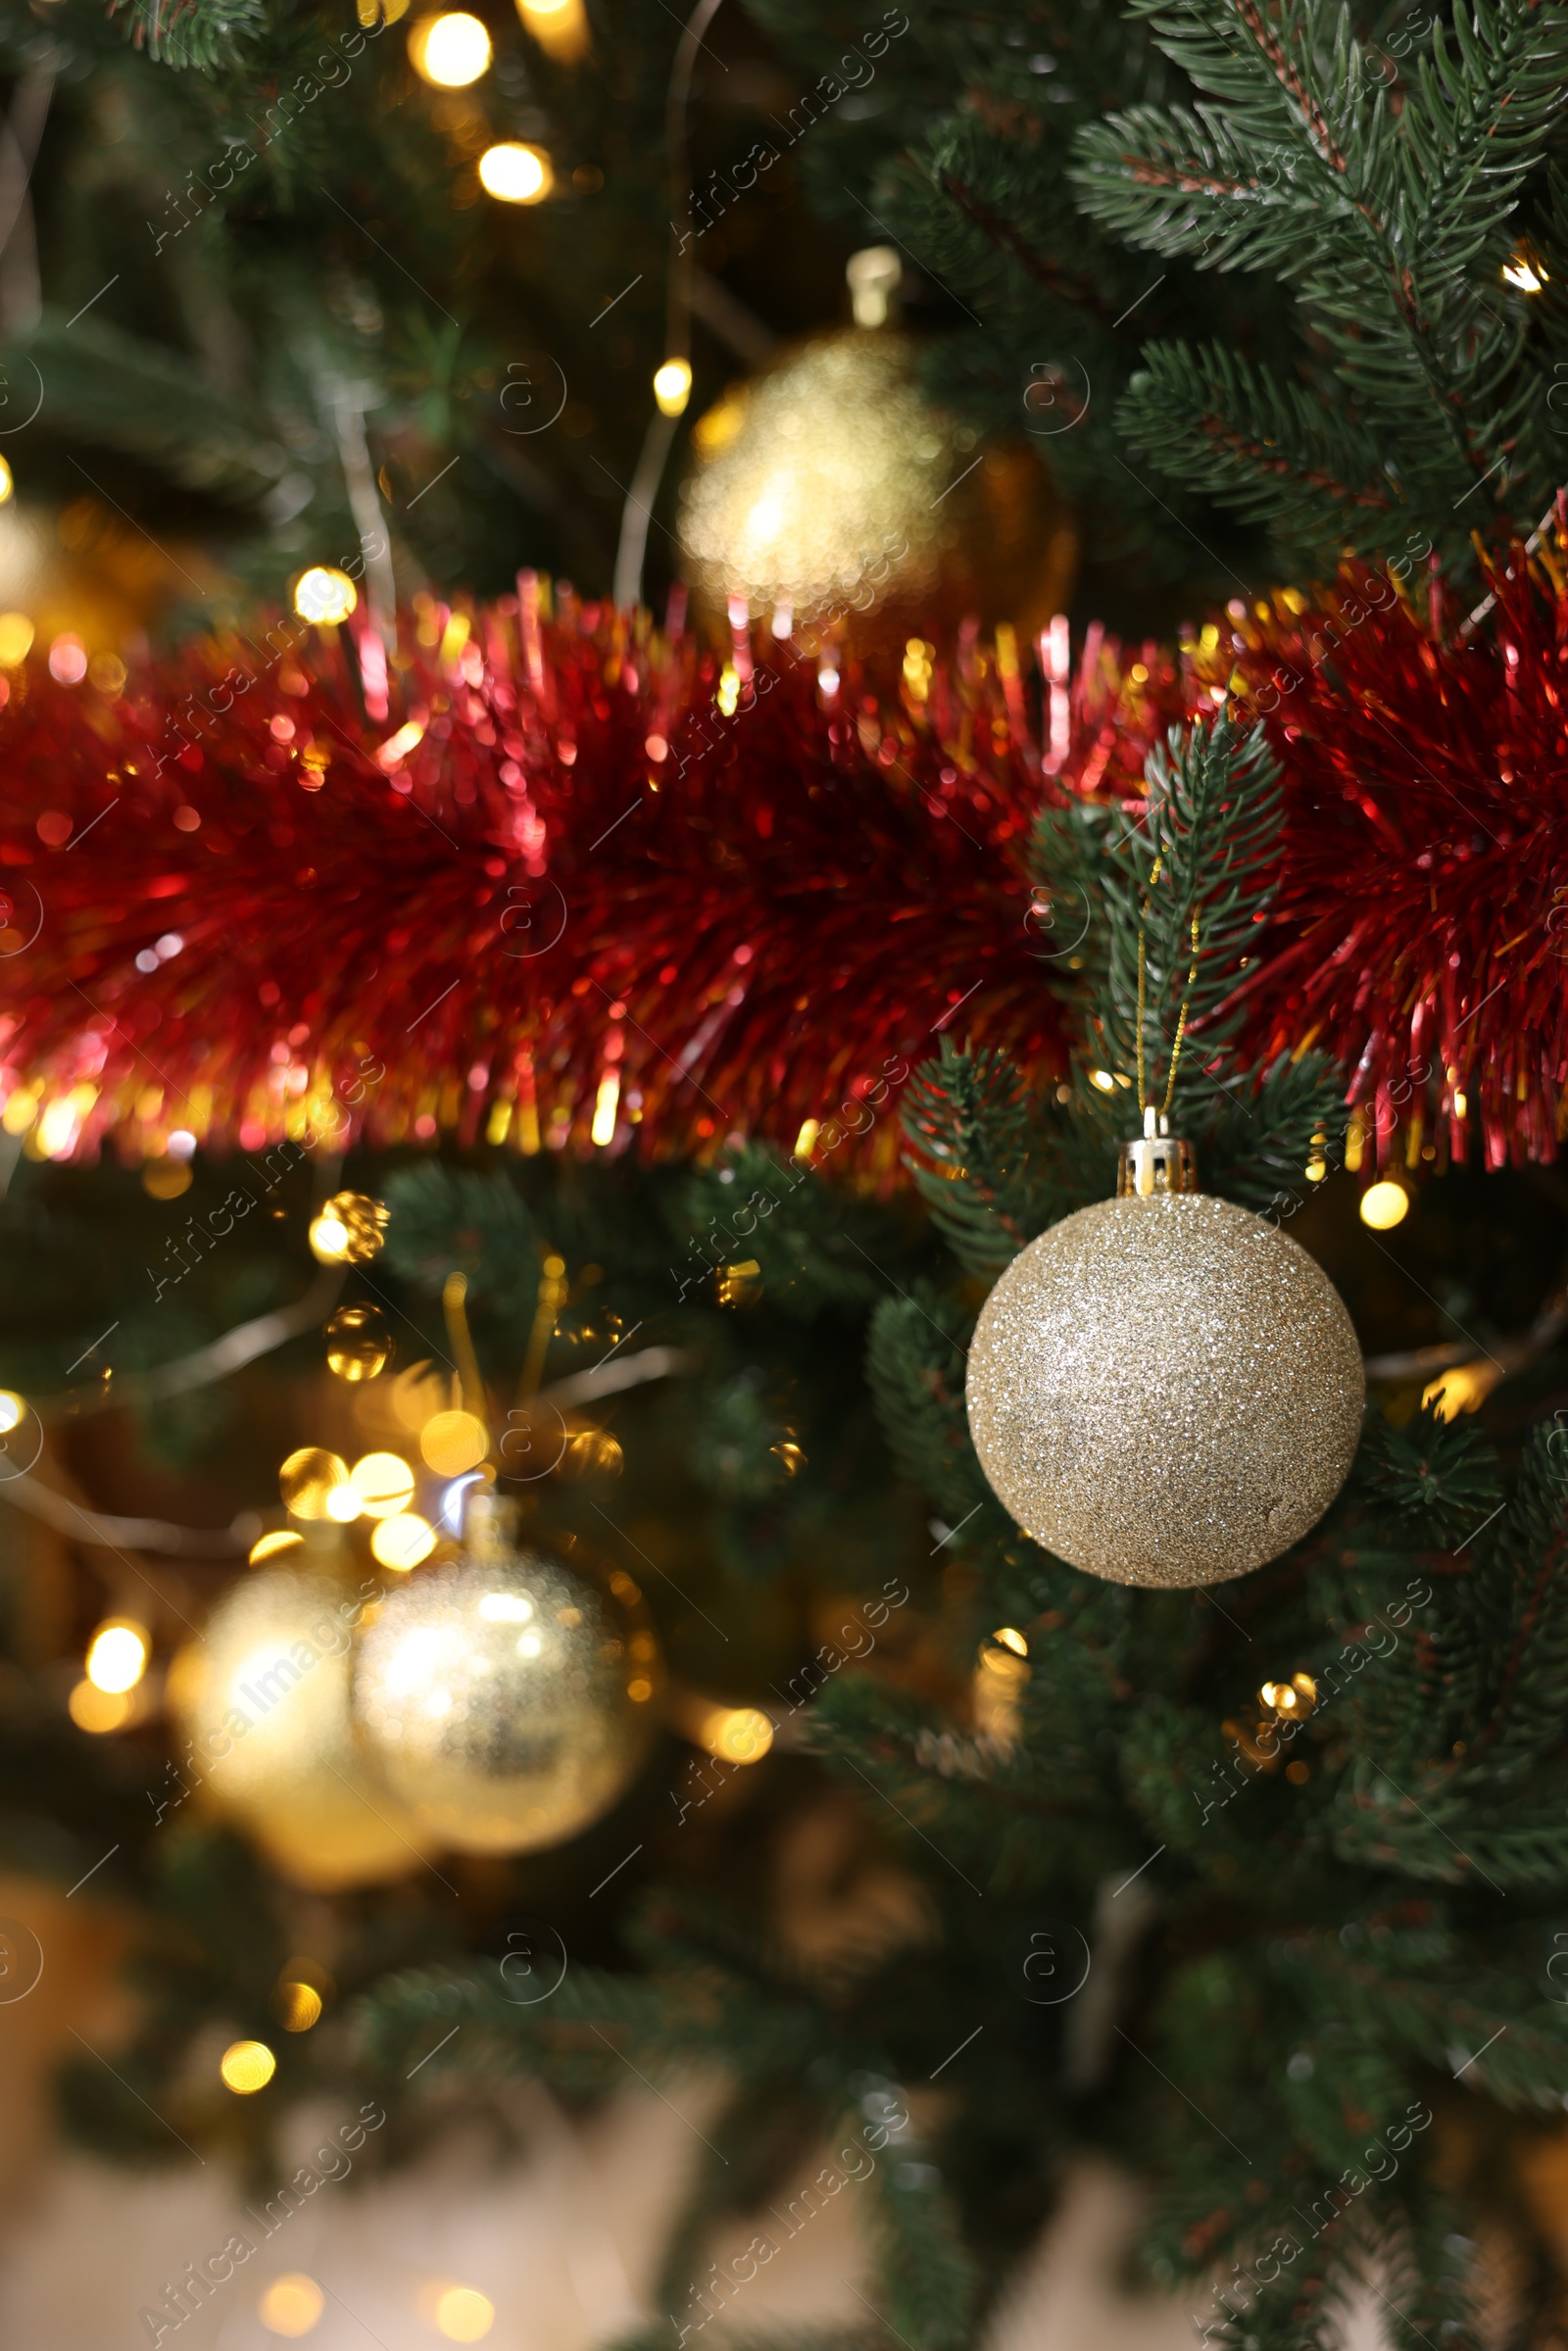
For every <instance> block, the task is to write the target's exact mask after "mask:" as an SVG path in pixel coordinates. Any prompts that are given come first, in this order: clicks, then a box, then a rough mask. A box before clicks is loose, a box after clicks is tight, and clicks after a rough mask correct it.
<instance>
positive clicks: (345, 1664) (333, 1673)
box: [159, 1568, 428, 1892]
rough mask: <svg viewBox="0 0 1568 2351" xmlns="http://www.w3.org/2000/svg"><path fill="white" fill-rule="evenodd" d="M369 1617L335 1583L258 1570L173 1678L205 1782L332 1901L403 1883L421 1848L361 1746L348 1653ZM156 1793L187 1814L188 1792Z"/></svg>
mask: <svg viewBox="0 0 1568 2351" xmlns="http://www.w3.org/2000/svg"><path fill="white" fill-rule="evenodd" d="M362 1612H363V1603H362V1601H361V1599H360V1595H359V1593H358V1592H356V1591H355V1590H354V1589H353V1587H352V1586H351V1585H349V1584H347V1583H345V1582H342V1581H339V1580H338V1579H337V1578H335V1577H333V1576H331V1575H326V1574H322V1575H311V1574H302V1573H300V1572H298V1571H296V1570H293V1569H288V1568H262V1569H259V1570H258V1571H257V1572H256V1573H254V1574H252V1575H247V1576H242V1577H241V1578H240V1579H239V1581H238V1582H237V1583H236V1584H234V1585H232V1586H231V1587H230V1589H229V1590H228V1591H227V1592H225V1593H224V1594H223V1596H222V1598H221V1600H220V1601H219V1602H218V1605H217V1606H216V1607H215V1608H214V1610H213V1612H212V1614H211V1615H210V1616H209V1618H208V1620H207V1624H206V1627H205V1628H204V1630H203V1633H202V1637H201V1640H200V1641H196V1642H193V1643H192V1644H191V1645H190V1646H189V1647H188V1648H185V1649H182V1650H181V1651H180V1653H179V1655H178V1657H176V1659H175V1660H174V1665H173V1668H172V1671H171V1674H170V1685H169V1687H170V1703H171V1706H172V1710H173V1712H174V1715H175V1718H176V1720H177V1721H178V1723H179V1727H180V1729H181V1730H182V1731H183V1733H184V1734H185V1737H186V1739H187V1740H188V1742H189V1748H190V1762H191V1766H192V1767H193V1768H194V1772H195V1775H196V1779H195V1784H196V1785H199V1786H201V1787H202V1788H203V1789H204V1792H205V1795H206V1797H207V1800H208V1801H209V1802H210V1803H213V1804H215V1805H216V1806H217V1807H218V1809H219V1810H220V1811H221V1812H222V1813H223V1814H225V1816H226V1817H228V1818H229V1819H231V1820H234V1821H237V1822H238V1823H240V1825H241V1826H242V1827H244V1828H245V1829H247V1830H248V1831H249V1832H250V1834H251V1835H252V1836H253V1837H256V1839H257V1840H258V1842H259V1843H261V1844H262V1845H263V1846H264V1847H265V1848H266V1850H267V1852H268V1854H269V1856H270V1859H271V1860H272V1861H273V1862H274V1863H275V1865H276V1866H277V1867H278V1868H279V1869H280V1870H281V1871H282V1872H283V1873H284V1875H285V1876H286V1877H290V1878H292V1879H294V1880H295V1881H296V1882H297V1883H298V1884H300V1885H303V1886H312V1887H314V1888H316V1889H318V1890H320V1891H323V1892H333V1891H336V1890H338V1889H339V1888H340V1887H343V1886H369V1885H374V1884H377V1883H378V1882H379V1881H381V1880H383V1879H387V1878H396V1877H401V1876H403V1875H404V1873H405V1872H406V1871H408V1870H410V1869H414V1868H416V1867H417V1865H418V1862H419V1858H420V1851H421V1839H420V1834H419V1830H418V1828H417V1825H416V1823H415V1822H414V1821H413V1820H411V1819H410V1818H409V1816H408V1815H407V1814H406V1813H405V1812H402V1811H400V1810H399V1809H398V1807H397V1806H396V1805H395V1804H394V1803H392V1802H391V1801H390V1800H389V1798H388V1796H387V1794H386V1792H385V1790H384V1789H383V1788H380V1787H379V1786H377V1784H376V1782H375V1780H374V1779H373V1777H372V1776H371V1774H370V1773H369V1772H368V1770H367V1769H366V1765H365V1760H364V1758H363V1756H362V1755H361V1754H360V1753H359V1751H358V1749H357V1747H356V1745H355V1742H354V1736H353V1731H352V1728H351V1726H350V1722H349V1670H350V1668H349V1652H350V1648H351V1645H352V1639H353V1632H354V1627H355V1626H356V1624H357V1623H358V1621H359V1619H360V1616H361V1614H362ZM159 1792H160V1794H161V1795H162V1796H163V1797H164V1798H166V1799H167V1801H168V1802H169V1803H171V1804H173V1803H176V1802H177V1803H183V1801H184V1797H185V1792H186V1790H185V1787H184V1782H183V1780H182V1779H180V1778H178V1777H176V1778H174V1779H173V1780H171V1781H170V1782H167V1783H166V1785H165V1786H164V1788H162V1789H161V1790H160V1791H159ZM424 1841H425V1842H426V1843H427V1842H428V1840H427V1839H426V1840H424Z"/></svg>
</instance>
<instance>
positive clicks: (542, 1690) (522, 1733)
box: [354, 1532, 661, 1853]
mask: <svg viewBox="0 0 1568 2351" xmlns="http://www.w3.org/2000/svg"><path fill="white" fill-rule="evenodd" d="M475 1553H477V1555H475ZM617 1587H619V1588H621V1589H617ZM660 1678H661V1669H660V1664H659V1657H658V1651H657V1647H656V1643H655V1641H654V1636H653V1633H652V1631H651V1630H650V1629H649V1628H648V1626H647V1623H646V1621H645V1619H644V1616H643V1612H642V1608H641V1594H640V1593H639V1592H638V1591H637V1588H636V1586H635V1585H634V1584H633V1583H632V1581H631V1578H630V1577H629V1576H626V1575H623V1574H619V1573H616V1574H613V1575H610V1576H609V1577H607V1578H604V1579H601V1578H599V1577H598V1576H590V1575H586V1574H580V1573H578V1571H577V1569H576V1568H575V1567H572V1566H568V1565H566V1564H565V1562H564V1561H563V1560H560V1559H556V1558H553V1557H550V1556H548V1555H546V1554H545V1553H543V1552H540V1551H535V1550H530V1549H525V1548H523V1547H521V1546H520V1545H517V1544H515V1543H514V1542H512V1541H510V1540H508V1539H507V1538H506V1536H505V1535H504V1534H499V1533H495V1532H491V1533H489V1534H488V1535H487V1536H486V1538H485V1539H484V1540H483V1541H482V1542H481V1543H478V1544H474V1543H470V1544H469V1556H468V1557H466V1558H465V1559H461V1560H457V1561H454V1562H453V1563H452V1564H451V1565H450V1566H447V1567H438V1568H434V1569H431V1570H428V1571H426V1572H424V1573H420V1574H417V1575H416V1576H415V1577H414V1578H413V1579H412V1580H411V1581H410V1582H409V1583H408V1584H406V1585H404V1586H403V1587H402V1588H401V1589H400V1590H399V1591H397V1592H393V1593H392V1594H391V1596H390V1597H389V1598H388V1599H387V1600H386V1601H385V1603H384V1604H383V1605H382V1607H381V1608H380V1610H379V1612H378V1613H377V1615H376V1616H375V1617H374V1619H373V1621H372V1622H371V1623H370V1624H369V1625H368V1627H367V1629H366V1631H365V1633H364V1635H363V1636H362V1639H361V1642H360V1648H359V1655H358V1657H357V1659H356V1663H355V1673H354V1719H355V1724H356V1728H357V1730H358V1732H359V1737H360V1740H361V1744H362V1747H363V1748H364V1750H365V1751H366V1753H367V1755H368V1758H369V1759H370V1761H371V1762H372V1763H373V1764H374V1766H375V1768H376V1770H377V1772H378V1773H379V1775H380V1777H381V1778H382V1779H383V1780H384V1782H385V1783H386V1786H387V1787H388V1788H389V1789H390V1790H391V1792H392V1793H393V1794H394V1795H395V1796H396V1797H397V1798H398V1800H399V1801H400V1802H401V1803H403V1804H405V1805H406V1806H407V1807H408V1809H409V1810H410V1811H411V1812H412V1813H413V1815H414V1817H415V1818H416V1820H417V1821H418V1822H419V1824H420V1826H421V1827H422V1828H424V1829H425V1830H427V1831H428V1832H429V1833H430V1834H431V1835H432V1836H434V1837H437V1838H439V1839H440V1841H441V1842H442V1843H444V1844H447V1845H452V1846H455V1847H457V1848H458V1849H459V1850H461V1851H464V1852H470V1853H523V1852H532V1851H534V1850H536V1849H537V1848H538V1847H540V1846H543V1845H552V1844H559V1843H561V1842H562V1841H563V1840H564V1838H566V1837H573V1836H575V1835H576V1833H577V1832H578V1831H579V1830H580V1829H584V1828H586V1827H587V1826H588V1824H589V1823H590V1822H591V1821H595V1820H597V1819H598V1818H599V1817H600V1815H601V1814H602V1813H605V1812H608V1811H609V1809H610V1807H611V1806H612V1804H613V1803H614V1802H615V1800H616V1799H617V1797H619V1796H620V1795H621V1794H622V1793H623V1792H624V1790H625V1788H627V1787H628V1786H629V1784H630V1782H631V1780H632V1778H633V1776H634V1774H635V1772H636V1770H637V1767H638V1765H639V1763H640V1762H641V1760H642V1757H643V1754H644V1752H645V1750H646V1748H647V1745H648V1741H649V1738H650V1736H651V1732H652V1728H653V1716H654V1712H655V1709H654V1707H653V1705H652V1703H651V1701H652V1699H653V1698H654V1696H655V1694H656V1691H657V1690H658V1686H659V1682H660Z"/></svg>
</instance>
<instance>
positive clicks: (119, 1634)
mask: <svg viewBox="0 0 1568 2351" xmlns="http://www.w3.org/2000/svg"><path fill="white" fill-rule="evenodd" d="M151 1650H152V1642H151V1641H150V1640H149V1638H148V1636H147V1633H146V1630H145V1628H144V1627H143V1626H141V1625H136V1624H132V1623H131V1622H130V1621H129V1619H128V1618H126V1617H112V1618H111V1619H110V1620H109V1622H108V1623H107V1624H102V1625H100V1626H99V1628H98V1630H97V1632H96V1633H95V1634H94V1635H93V1637H92V1640H91V1641H89V1642H88V1644H87V1679H88V1681H89V1682H90V1683H91V1684H92V1686H93V1688H94V1690H106V1691H109V1692H110V1693H112V1694H119V1693H120V1692H122V1691H123V1690H134V1689H135V1687H136V1685H137V1683H138V1682H139V1681H140V1680H141V1678H142V1675H143V1674H144V1673H145V1672H146V1671H147V1659H148V1656H149V1654H150V1653H151Z"/></svg>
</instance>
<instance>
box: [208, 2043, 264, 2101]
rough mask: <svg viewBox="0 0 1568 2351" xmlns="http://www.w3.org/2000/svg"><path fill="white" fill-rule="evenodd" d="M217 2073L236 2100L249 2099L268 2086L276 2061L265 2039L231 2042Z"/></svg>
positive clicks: (222, 2057)
mask: <svg viewBox="0 0 1568 2351" xmlns="http://www.w3.org/2000/svg"><path fill="white" fill-rule="evenodd" d="M218 2070H219V2072H220V2073H221V2076H222V2077H223V2082H224V2086H225V2087H226V2088H228V2089H231V2090H232V2091H233V2092H234V2095H235V2096H236V2097H237V2098H249V2097H251V2096H253V2095H254V2093H255V2092H256V2091H257V2090H259V2089H265V2088H266V2087H267V2085H268V2083H269V2082H270V2081H271V2079H272V2076H273V2075H274V2074H275V2073H276V2072H277V2059H276V2058H275V2057H274V2056H273V2055H272V2052H271V2050H270V2048H269V2047H268V2045H267V2043H266V2041H264V2040H236V2041H230V2043H229V2045H228V2047H227V2048H226V2049H225V2050H224V2051H223V2054H222V2056H221V2059H220V2060H219V2066H218Z"/></svg>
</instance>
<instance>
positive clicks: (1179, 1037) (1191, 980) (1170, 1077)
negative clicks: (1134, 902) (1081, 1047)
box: [1137, 851, 1199, 1133]
mask: <svg viewBox="0 0 1568 2351" xmlns="http://www.w3.org/2000/svg"><path fill="white" fill-rule="evenodd" d="M1163 862H1164V853H1163V851H1162V852H1161V853H1160V855H1159V856H1158V857H1155V859H1154V867H1153V871H1152V873H1151V874H1150V877H1149V889H1148V892H1147V893H1146V895H1145V898H1144V906H1143V912H1142V913H1141V914H1140V915H1139V918H1138V1035H1137V1051H1138V1115H1139V1118H1140V1120H1142V1121H1143V1124H1144V1128H1145V1132H1146V1133H1147V1132H1148V1114H1149V1100H1148V1095H1147V1093H1146V1090H1145V1086H1144V1021H1145V1018H1146V1007H1147V1004H1148V976H1147V975H1148V947H1147V943H1146V939H1145V932H1146V930H1147V928H1148V923H1149V903H1150V900H1151V899H1152V897H1153V894H1154V889H1155V886H1156V884H1157V883H1158V880H1159V869H1160V866H1161V865H1162V864H1163ZM1198 940H1199V908H1198V907H1197V906H1195V907H1194V908H1193V961H1192V968H1191V970H1190V971H1189V972H1188V974H1187V985H1186V987H1185V988H1184V989H1183V991H1182V1001H1181V1009H1180V1011H1179V1012H1178V1013H1177V1015H1176V1042H1175V1044H1174V1045H1173V1046H1172V1048H1171V1055H1170V1069H1169V1071H1168V1072H1167V1075H1166V1079H1165V1099H1164V1101H1163V1102H1161V1103H1160V1105H1159V1115H1160V1117H1161V1118H1162V1119H1163V1118H1168V1117H1169V1115H1170V1105H1171V1101H1172V1098H1173V1097H1174V1095H1175V1092H1176V1072H1177V1070H1178V1069H1179V1068H1180V1066H1181V1058H1182V1046H1183V1044H1184V1042H1185V1040H1186V1036H1187V1020H1188V1015H1189V1013H1190V1012H1191V1010H1192V1007H1193V988H1194V984H1195V983H1196V981H1197V978H1198V962H1199V955H1198Z"/></svg>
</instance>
